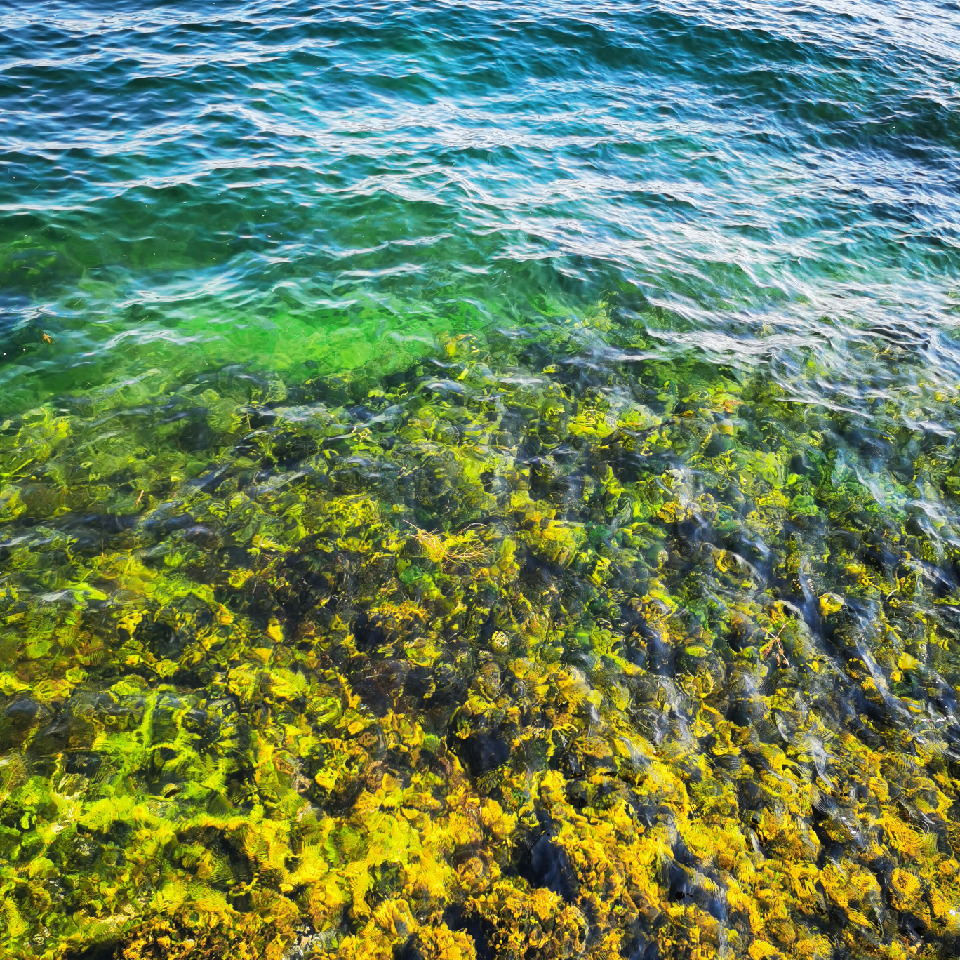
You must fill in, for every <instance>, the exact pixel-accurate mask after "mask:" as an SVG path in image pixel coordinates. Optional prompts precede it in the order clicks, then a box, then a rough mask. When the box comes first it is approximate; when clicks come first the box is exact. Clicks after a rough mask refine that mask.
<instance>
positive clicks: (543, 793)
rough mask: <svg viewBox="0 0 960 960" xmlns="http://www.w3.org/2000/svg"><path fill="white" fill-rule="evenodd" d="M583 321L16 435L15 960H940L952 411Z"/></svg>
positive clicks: (85, 409) (950, 741)
mask: <svg viewBox="0 0 960 960" xmlns="http://www.w3.org/2000/svg"><path fill="white" fill-rule="evenodd" d="M608 327H609V319H608V316H607V313H606V311H605V310H602V309H601V310H598V311H596V313H595V314H593V315H591V316H588V317H587V318H586V319H584V320H581V321H580V322H578V323H576V324H571V325H569V327H567V328H564V327H562V326H561V328H560V329H559V332H558V330H557V329H556V327H554V329H553V332H552V333H550V335H549V336H546V335H542V334H541V335H532V336H529V337H519V336H518V337H512V338H508V339H505V340H504V341H503V342H500V343H497V344H496V351H495V353H494V352H491V351H490V349H489V346H488V344H486V343H483V342H481V341H479V340H475V339H473V338H471V337H468V336H463V337H459V338H456V339H452V340H449V341H447V342H446V343H445V344H444V345H443V348H442V349H441V350H439V351H438V352H437V353H436V354H435V355H432V356H428V357H425V358H423V359H422V360H421V361H419V362H418V363H416V364H414V365H412V366H410V367H408V368H406V369H403V370H400V371H399V372H396V373H392V374H389V375H387V376H379V377H375V378H374V377H365V376H364V374H363V372H362V371H357V372H356V373H354V374H351V375H349V376H341V377H334V376H317V377H316V378H315V379H313V380H306V381H294V380H292V379H288V380H281V379H280V378H279V377H276V376H274V377H273V378H270V379H263V378H259V377H257V376H255V375H253V374H251V373H249V372H248V371H245V370H242V369H241V368H239V367H232V368H224V369H222V370H220V371H217V372H214V373H209V374H203V375H201V376H198V377H196V378H193V379H191V380H188V381H184V382H182V383H180V384H178V385H176V387H175V388H174V389H171V390H170V391H169V393H168V394H167V395H166V396H165V397H164V399H163V401H162V402H159V403H156V402H155V403H152V404H148V403H146V402H139V403H137V404H131V403H130V402H129V398H126V397H124V396H122V395H118V396H116V397H113V398H101V399H100V400H99V401H98V405H97V408H96V409H94V410H91V409H89V406H85V405H83V404H82V403H80V402H79V401H77V402H75V403H65V404H64V405H63V406H62V407H59V408H54V407H52V406H43V407H39V408H37V409H34V410H32V411H30V412H28V413H25V414H24V415H22V416H19V417H17V418H14V419H11V420H8V421H7V422H6V423H4V424H3V429H2V433H0V522H2V524H3V533H2V537H3V539H2V545H0V551H2V552H0V557H2V568H0V571H2V572H0V617H2V618H3V624H4V629H3V632H2V637H0V654H2V657H0V662H2V664H3V671H2V673H0V696H2V712H0V750H2V756H0V894H2V901H0V902H2V904H3V906H2V910H3V913H4V915H5V920H4V923H3V924H2V927H3V931H4V932H3V933H2V934H0V938H2V946H0V952H2V953H4V954H5V955H11V956H24V957H38V958H40V957H43V958H48V957H49V958H60V957H63V958H80V957H83V956H92V955H96V956H111V957H117V958H124V960H135V958H147V957H150V958H157V960H159V958H164V960H167V958H177V957H183V958H190V957H215V956H216V957H219V956H230V957H240V958H243V957H248V958H251V960H252V958H260V957H264V958H277V960H280V958H293V957H303V956H317V957H325V956H333V955H337V956H342V957H346V958H350V957H358V958H359V957H365V958H367V957H374V958H376V957H383V958H393V957H396V956H402V957H422V958H445V960H455V958H462V960H473V958H484V957H496V958H498V960H499V958H520V957H524V958H534V957H536V958H554V957H558V958H559V957H573V956H588V957H596V958H601V957H603V958H607V957H609V958H613V957H635V958H640V957H646V958H648V957H653V956H659V957H663V958H708V957H749V958H750V960H760V958H765V957H798V958H799V957H804V958H817V957H824V958H826V957H834V956H857V957H877V958H906V957H926V958H930V960H933V958H941V957H942V958H947V957H950V956H954V955H956V952H957V949H958V946H960V913H958V911H960V857H958V842H960V835H958V817H957V808H956V807H955V804H956V801H957V799H958V779H957V778H958V776H960V769H958V767H957V763H958V754H957V752H956V740H957V736H958V734H960V727H958V726H957V725H956V719H955V705H956V695H955V689H956V683H957V679H958V669H960V662H958V658H957V646H956V640H955V638H956V635H957V615H958V603H960V590H958V587H957V577H958V574H957V571H958V569H960V537H958V530H957V524H956V517H957V495H958V493H960V472H958V467H957V463H958V458H957V456H956V440H955V433H954V432H953V426H951V425H956V423H957V414H956V409H957V408H956V403H957V392H956V391H949V390H945V389H943V388H934V387H932V386H930V387H926V386H924V385H923V384H920V385H918V387H917V391H916V393H917V396H915V397H914V398H913V399H912V400H911V399H910V398H907V399H906V400H904V401H902V402H903V403H907V404H909V403H911V402H912V403H915V404H916V407H917V410H916V415H915V419H914V422H916V421H918V420H919V419H920V418H921V416H922V417H923V419H924V420H925V421H929V420H930V419H931V418H930V410H931V409H933V410H935V411H937V412H938V414H939V423H940V424H941V425H942V426H940V427H937V428H935V429H927V430H920V429H917V428H916V427H915V426H912V425H911V421H910V420H909V419H908V418H905V417H904V415H903V409H902V407H897V409H890V410H887V411H884V410H883V409H882V405H883V404H882V402H878V403H877V404H876V407H875V410H874V416H875V419H874V420H873V421H872V422H868V421H866V420H865V419H864V418H862V417H859V416H858V415H857V414H855V413H850V412H845V411H842V410H836V409H831V408H830V406H828V405H825V404H816V403H809V402H802V401H801V400H798V398H797V396H796V395H795V394H793V393H790V392H789V391H787V390H786V389H785V388H784V387H782V386H778V384H777V382H776V381H775V380H774V379H773V378H771V377H769V376H767V375H765V374H764V372H763V371H762V370H758V371H757V373H756V375H753V376H744V375H742V374H741V375H739V376H735V375H734V374H733V372H731V371H729V370H726V369H724V368H718V367H716V366H715V365H707V364H703V363H698V362H696V361H694V360H689V359H685V358H677V359H676V360H673V361H666V360H661V359H656V358H653V357H651V356H643V355H642V354H641V353H639V352H638V353H635V354H632V355H630V356H625V357H623V358H619V359H618V358H613V359H610V358H606V359H605V360H604V362H603V363H597V364H591V363H589V362H584V359H583V350H584V343H589V342H590V338H591V337H592V336H593V335H594V333H596V332H597V331H601V332H602V331H604V330H605V329H607V328H608ZM494 356H496V358H497V359H494ZM809 362H810V363H812V362H813V361H812V360H811V361H809ZM887 402H888V403H891V404H892V401H887ZM921 408H922V409H921ZM881 461H882V468H881V465H880V464H881ZM94 948H96V949H97V950H99V951H100V952H99V953H96V954H92V953H86V952H85V951H90V950H91V949H94Z"/></svg>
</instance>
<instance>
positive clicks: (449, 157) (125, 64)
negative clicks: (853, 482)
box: [0, 3, 960, 403]
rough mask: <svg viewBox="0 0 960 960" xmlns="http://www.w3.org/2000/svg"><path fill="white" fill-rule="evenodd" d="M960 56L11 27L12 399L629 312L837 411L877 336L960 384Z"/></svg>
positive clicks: (803, 47) (684, 14)
mask: <svg viewBox="0 0 960 960" xmlns="http://www.w3.org/2000/svg"><path fill="white" fill-rule="evenodd" d="M958 47H960V26H958V23H957V17H956V11H954V10H952V8H951V7H950V6H949V5H943V6H940V5H937V4H911V5H910V7H909V9H908V10H907V9H905V10H904V11H903V12H902V13H898V12H896V11H894V10H888V9H887V8H886V7H885V6H884V5H881V4H869V3H866V4H823V5H817V4H809V5H796V4H766V3H765V4H753V5H743V4H737V5H732V4H725V3H713V4H709V5H706V6H703V5H698V6H696V7H688V6H686V5H684V4H643V5H620V4H614V5H592V6H590V7H589V8H588V7H585V6H584V5H582V4H576V3H570V4H554V3H552V4H549V5H547V6H546V7H544V8H542V9H538V10H536V11H532V10H529V9H528V8H527V7H525V6H519V5H512V4H500V3H497V4H491V5H486V4H459V3H451V4H439V5H438V4H435V3H430V4H417V3H413V4H406V3H405V4H403V5H394V6H391V5H377V4H373V5H366V4H358V5H350V6H341V5H337V4H333V5H326V4H320V5H309V4H297V3H293V4H290V3H282V4H274V3H242V4H238V3H227V4H219V3H216V4H209V5H203V6H199V5H191V4H183V3H176V4H164V5H163V6H161V7H159V8H154V7H153V6H152V5H151V6H147V5H144V6H138V5H132V6H130V7H129V8H128V9H125V10H124V11H123V12H121V13H116V12H114V11H112V10H110V9H108V8H106V7H100V6H98V5H96V4H79V5H78V4H65V5H62V6H61V5H58V4H49V5H45V6H43V7H42V8H24V7H21V6H20V5H17V8H15V9H14V10H13V11H8V12H7V13H6V14H5V15H4V21H3V48H2V57H3V61H2V69H3V74H2V80H3V86H2V90H0V96H2V98H3V100H2V102H3V114H4V118H5V119H4V125H3V131H2V134H3V150H4V178H3V185H2V193H0V205H2V206H0V209H2V221H0V230H2V233H0V244H2V248H0V249H2V261H0V270H2V274H0V277H2V280H0V288H2V290H3V299H4V302H3V330H4V338H5V346H6V351H5V352H6V354H7V361H6V364H5V366H4V369H3V388H4V390H5V392H6V394H7V396H8V397H10V398H11V401H12V402H14V403H15V402H17V399H19V398H20V397H23V398H24V402H29V403H32V402H35V401H37V400H40V399H43V398H45V397H46V396H49V395H50V393H52V392H55V391H58V390H70V389H75V388H82V389H89V388H91V387H94V386H98V385H104V384H107V383H111V382H116V381H117V380H120V379H123V378H125V377H129V376H130V375H134V376H141V375H143V373H144V372H145V371H146V370H149V369H150V368H152V367H154V366H156V365H162V366H163V368H164V369H165V370H167V371H169V370H176V371H178V372H180V371H184V372H186V371H193V370H196V369H197V368H198V367H201V366H202V365H203V364H204V363H205V362H222V361H223V360H224V359H225V358H230V359H232V360H240V361H242V362H250V363H253V364H258V365H260V366H262V367H263V368H266V369H287V368H296V367H297V366H298V364H301V363H303V362H304V361H306V360H311V359H312V360H315V361H316V362H317V363H319V364H321V365H322V366H323V368H324V369H330V370H339V369H342V368H343V367H345V366H354V365H357V364H362V363H365V362H369V361H370V360H371V359H373V358H376V357H377V355H378V353H379V351H380V349H381V347H382V346H383V345H384V344H389V345H390V348H391V350H396V351H398V352H399V353H401V354H404V355H406V354H410V353H416V352H418V351H419V350H421V349H422V346H421V345H422V344H423V343H424V342H426V343H427V344H429V343H430V342H431V340H432V338H433V337H434V336H435V335H436V334H437V333H456V332H461V331H464V330H484V329H488V328H490V327H503V326H508V327H511V328H522V327H523V326H524V325H525V324H529V323H531V322H536V321H537V320H538V319H539V318H540V317H542V316H544V315H546V316H548V317H552V316H555V315H558V314H559V315H561V316H562V315H564V314H576V313H577V312H578V311H583V310H585V309H588V308H589V305H590V304H592V303H594V302H595V301H596V300H597V299H598V298H600V297H602V296H604V295H610V294H611V293H614V294H615V295H616V296H617V297H619V298H622V301H623V308H622V309H623V312H624V315H625V318H626V319H627V320H628V321H629V322H636V323H637V324H639V325H640V326H641V327H645V328H648V329H652V330H655V331H657V332H658V333H660V334H661V338H660V341H661V342H660V344H658V346H660V347H662V349H663V350H665V351H672V350H680V351H701V352H702V353H703V354H704V355H705V356H707V357H709V358H711V359H716V360H718V361H725V362H729V361H731V360H733V361H735V362H738V363H740V362H743V363H756V362H761V361H770V360H773V362H775V363H777V362H780V363H782V362H784V358H787V357H791V356H793V355H795V354H796V353H797V352H798V351H802V349H803V348H805V347H810V346H812V345H816V346H817V347H818V348H819V349H822V350H823V351H824V352H825V353H826V354H827V355H828V356H829V357H830V358H831V360H833V359H834V358H835V360H836V363H837V369H836V371H835V372H834V373H833V375H832V376H831V382H830V383H829V389H831V390H832V391H839V392H840V393H841V394H846V393H849V392H850V389H851V387H852V386H855V385H857V384H859V382H860V379H861V377H862V375H863V373H864V371H863V370H862V369H861V366H866V367H868V368H869V367H870V365H871V361H870V359H869V358H868V357H864V356H863V355H862V354H863V353H864V352H867V353H869V352H870V348H871V346H872V345H873V344H875V343H876V342H877V337H879V336H884V335H886V336H889V337H892V338H894V339H897V340H898V341H899V340H904V339H905V340H906V341H908V342H909V344H910V347H909V350H910V351H911V353H914V354H915V355H917V356H922V360H921V361H920V362H921V363H922V365H923V367H924V369H926V370H927V371H928V372H930V373H931V374H936V375H939V374H940V373H941V372H943V374H944V375H945V376H946V377H947V379H948V380H952V379H954V378H955V373H956V366H955V365H956V357H955V349H956V346H955V337H956V333H955V330H956V316H957V314H956V310H955V307H956V301H955V299H953V298H952V295H955V293H956V283H957V279H956V278H957V270H958V251H957V223H958V212H960V208H958V200H957V179H956V178H957V162H958V160H957V150H958V137H960V128H958V126H957V124H958V120H957V97H958V87H957V84H958V55H957V49H958ZM41 332H46V333H47V334H48V335H49V336H50V337H52V338H53V340H54V343H53V344H52V345H49V346H48V348H47V349H43V345H41V344H40V343H39V339H40V334H41ZM38 373H39V376H38V375H37V374H38ZM784 375H786V374H784Z"/></svg>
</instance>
